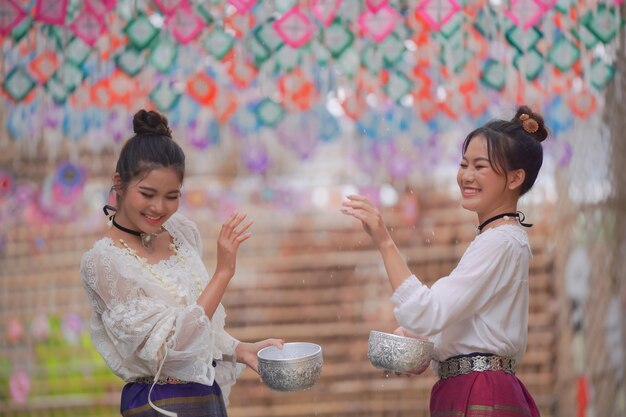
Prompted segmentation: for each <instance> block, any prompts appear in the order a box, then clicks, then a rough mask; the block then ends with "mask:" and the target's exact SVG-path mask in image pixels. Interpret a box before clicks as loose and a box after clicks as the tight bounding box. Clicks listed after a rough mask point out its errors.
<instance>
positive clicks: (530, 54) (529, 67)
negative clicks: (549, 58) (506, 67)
mask: <svg viewBox="0 0 626 417" xmlns="http://www.w3.org/2000/svg"><path fill="white" fill-rule="evenodd" d="M513 66H515V68H517V69H518V70H519V71H522V69H523V73H524V74H525V76H526V79H527V80H528V81H533V80H534V79H536V78H537V77H538V76H539V74H540V73H541V71H542V70H543V55H541V54H540V53H539V51H537V50H536V49H530V50H528V51H527V52H526V53H525V54H521V53H518V54H516V55H515V58H513Z"/></svg>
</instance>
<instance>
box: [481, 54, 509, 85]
mask: <svg viewBox="0 0 626 417" xmlns="http://www.w3.org/2000/svg"><path fill="white" fill-rule="evenodd" d="M480 80H481V81H482V82H483V83H484V84H485V85H486V86H487V87H489V88H493V89H494V90H502V88H504V84H505V83H506V68H505V67H504V65H502V64H501V63H500V62H498V61H496V60H495V59H489V60H487V62H486V63H485V65H484V67H483V73H482V76H481V78H480Z"/></svg>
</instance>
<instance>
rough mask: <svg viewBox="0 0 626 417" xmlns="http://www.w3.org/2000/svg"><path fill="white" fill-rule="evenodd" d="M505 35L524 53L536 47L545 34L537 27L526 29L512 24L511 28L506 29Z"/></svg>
mask: <svg viewBox="0 0 626 417" xmlns="http://www.w3.org/2000/svg"><path fill="white" fill-rule="evenodd" d="M505 37H506V40H507V41H509V43H510V44H511V45H512V46H513V47H515V49H517V51H518V52H519V53H520V54H523V53H525V52H526V51H529V50H530V49H533V48H535V46H536V45H537V42H539V40H541V38H543V34H542V33H541V31H540V30H539V29H537V28H536V27H532V28H530V30H526V31H524V30H522V29H520V28H519V27H518V26H511V28H510V29H509V30H507V31H506V34H505Z"/></svg>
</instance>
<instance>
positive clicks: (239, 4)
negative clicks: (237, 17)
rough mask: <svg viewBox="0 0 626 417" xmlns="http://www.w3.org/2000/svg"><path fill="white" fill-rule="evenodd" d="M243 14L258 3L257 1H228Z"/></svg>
mask: <svg viewBox="0 0 626 417" xmlns="http://www.w3.org/2000/svg"><path fill="white" fill-rule="evenodd" d="M228 3H230V4H232V5H233V6H235V8H236V9H237V11H238V12H239V13H241V14H245V13H247V12H248V11H249V10H250V9H251V8H252V7H253V6H254V5H255V3H256V0H228Z"/></svg>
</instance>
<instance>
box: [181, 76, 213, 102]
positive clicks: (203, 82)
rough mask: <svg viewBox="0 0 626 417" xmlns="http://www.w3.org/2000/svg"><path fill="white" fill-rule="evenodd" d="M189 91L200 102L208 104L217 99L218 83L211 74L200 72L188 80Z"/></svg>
mask: <svg viewBox="0 0 626 417" xmlns="http://www.w3.org/2000/svg"><path fill="white" fill-rule="evenodd" d="M187 93H188V94H189V95H190V96H191V97H193V98H194V99H195V100H196V101H197V102H198V103H200V104H203V105H205V106H207V105H209V104H211V103H212V102H213V100H214V99H215V95H216V94H217V84H215V81H213V79H212V78H211V77H210V76H209V75H207V74H205V73H203V72H198V73H196V74H195V75H194V76H193V77H191V78H189V81H187Z"/></svg>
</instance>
